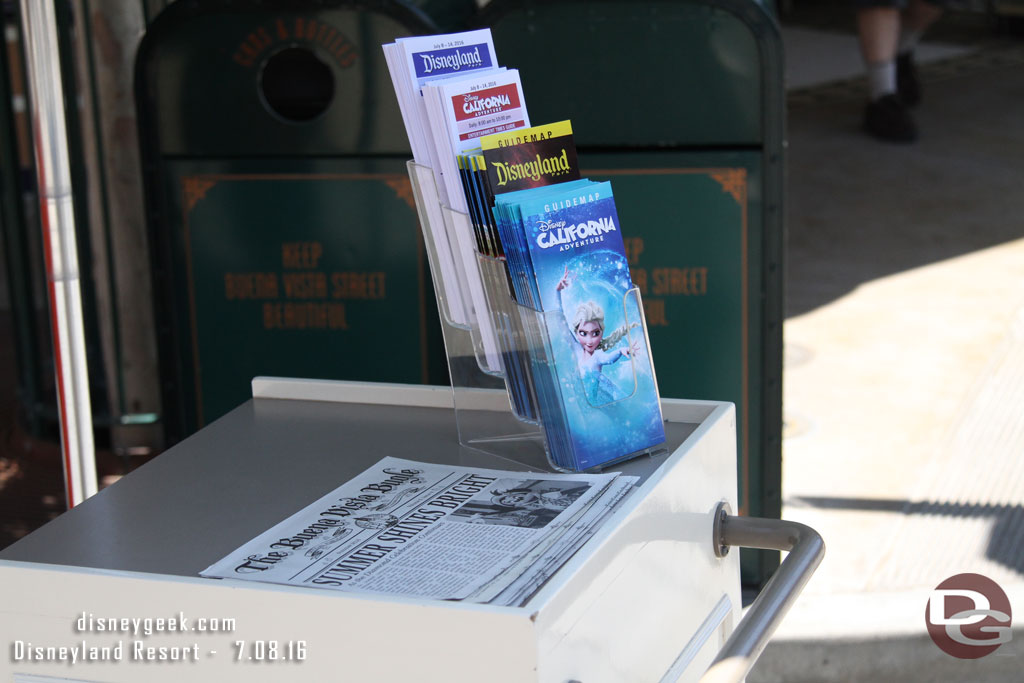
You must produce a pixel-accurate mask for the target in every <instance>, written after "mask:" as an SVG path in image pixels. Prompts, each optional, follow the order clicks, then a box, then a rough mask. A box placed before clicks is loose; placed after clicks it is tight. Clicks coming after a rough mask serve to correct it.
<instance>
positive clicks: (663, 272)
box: [651, 266, 708, 296]
mask: <svg viewBox="0 0 1024 683" xmlns="http://www.w3.org/2000/svg"><path fill="white" fill-rule="evenodd" d="M651 280H652V283H651V293H652V294H654V296H704V295H705V294H707V293H708V269H707V267H706V266H704V267H695V268H654V269H653V270H652V271H651Z"/></svg>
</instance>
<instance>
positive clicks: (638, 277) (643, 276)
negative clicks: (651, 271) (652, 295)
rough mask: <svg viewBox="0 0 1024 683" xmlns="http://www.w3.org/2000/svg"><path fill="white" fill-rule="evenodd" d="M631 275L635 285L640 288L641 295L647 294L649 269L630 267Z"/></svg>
mask: <svg viewBox="0 0 1024 683" xmlns="http://www.w3.org/2000/svg"><path fill="white" fill-rule="evenodd" d="M629 272H630V275H631V276H632V277H633V286H634V287H636V288H637V289H639V290H640V296H646V295H647V269H646V268H630V269H629Z"/></svg>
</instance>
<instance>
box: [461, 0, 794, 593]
mask: <svg viewBox="0 0 1024 683" xmlns="http://www.w3.org/2000/svg"><path fill="white" fill-rule="evenodd" d="M769 5H770V3H769ZM772 13H773V9H772V7H770V6H766V4H765V3H760V2H752V1H750V0H634V1H629V2H627V1H624V0H589V1H584V0H494V2H492V3H491V4H490V5H489V6H488V7H487V8H486V9H485V11H484V12H483V13H482V15H481V17H480V19H479V23H480V24H481V25H487V26H490V27H491V30H492V32H493V34H494V40H495V46H496V49H497V52H498V54H499V55H500V57H501V61H502V63H503V64H506V65H510V66H515V67H517V68H519V70H520V73H521V75H522V79H523V88H524V91H525V96H526V100H527V103H528V106H529V109H530V117H531V120H533V121H535V122H543V121H556V120H561V119H564V118H570V119H572V121H573V133H574V136H575V138H576V142H577V145H578V146H579V148H580V165H581V170H582V171H583V173H584V174H585V175H587V176H589V177H593V178H608V179H610V180H612V183H613V186H614V188H615V196H616V204H617V206H618V207H619V211H620V216H621V219H622V222H623V233H624V235H625V236H626V237H628V238H632V239H631V240H629V241H628V242H627V244H629V245H631V247H632V251H631V255H630V258H631V268H632V269H633V271H634V277H635V278H636V280H637V281H638V285H639V286H640V287H641V294H642V296H643V297H644V299H645V307H646V309H647V314H648V325H649V326H650V337H651V345H652V352H653V354H654V358H655V365H656V368H657V370H658V384H659V389H660V390H661V392H662V394H663V395H664V396H672V397H683V398H708V399H718V400H729V401H733V402H734V403H735V404H736V407H737V419H738V424H737V427H738V429H737V432H738V434H737V448H738V453H739V458H738V462H737V469H738V473H739V482H740V491H739V498H740V503H741V510H740V512H742V513H743V514H748V515H755V516H766V517H777V516H779V514H780V512H781V492H780V484H781V449H782V442H781V431H782V256H783V253H782V245H783V239H784V238H783V226H782V131H783V89H782V49H781V39H780V36H779V31H778V26H777V24H776V22H775V20H774V18H773V16H772ZM524 36H525V37H527V38H528V39H524ZM627 248H629V247H627ZM645 290H646V291H645ZM777 565H778V556H777V554H774V553H772V554H768V553H747V552H745V553H744V556H743V576H744V581H745V582H747V583H754V584H759V583H763V581H765V580H766V579H767V577H768V576H769V575H770V573H771V572H772V571H773V570H774V568H775V567H776V566H777Z"/></svg>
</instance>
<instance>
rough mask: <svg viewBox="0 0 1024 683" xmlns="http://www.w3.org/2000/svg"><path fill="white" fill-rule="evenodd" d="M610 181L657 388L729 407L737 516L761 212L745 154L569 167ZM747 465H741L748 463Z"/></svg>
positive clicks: (619, 159) (750, 434) (755, 325)
mask: <svg viewBox="0 0 1024 683" xmlns="http://www.w3.org/2000/svg"><path fill="white" fill-rule="evenodd" d="M580 159H581V162H580V163H581V167H582V168H583V171H584V173H585V174H586V175H587V176H588V177H590V178H593V179H595V180H610V181H611V182H612V186H613V187H614V189H615V201H616V206H617V207H618V211H619V218H620V219H621V221H622V225H623V236H624V239H625V242H626V248H627V252H628V257H629V261H630V269H631V272H632V276H633V282H634V283H635V284H636V285H637V287H638V288H639V289H640V295H641V296H642V297H643V302H644V309H645V312H646V316H647V325H648V328H649V330H650V339H651V351H652V354H653V356H654V358H655V363H656V368H657V372H658V388H659V390H660V392H661V395H662V396H664V397H668V398H689V399H708V400H717V401H731V402H733V403H735V404H736V420H737V452H738V456H739V457H738V463H737V467H738V474H739V481H740V486H741V490H740V495H739V500H740V506H741V508H742V509H743V510H744V511H746V510H749V509H750V508H751V507H752V503H755V504H756V501H752V500H751V498H752V496H754V497H756V496H757V495H758V493H757V492H756V491H751V487H750V482H751V478H752V474H753V475H754V476H756V474H757V473H756V472H753V473H752V469H754V470H756V469H757V467H758V465H759V462H760V459H761V458H760V457H759V456H760V454H759V453H758V450H759V449H758V445H759V444H760V443H761V441H762V430H761V414H760V410H759V403H760V398H761V395H762V390H763V386H762V385H763V382H764V372H763V362H762V357H763V353H764V348H763V345H764V340H763V335H762V318H763V312H762V310H761V306H760V298H761V283H762V275H763V274H762V258H761V257H762V252H763V240H762V233H761V231H760V230H759V229H758V228H759V226H760V225H761V218H762V204H761V198H760V196H759V193H758V192H756V191H754V192H752V191H751V189H752V188H756V187H758V186H759V185H760V183H761V177H760V174H761V164H760V155H759V154H758V153H757V152H754V151H749V150H748V151H723V152H679V151H677V152H653V153H652V152H647V153H632V154H627V153H621V154H600V153H596V154H595V153H591V154H587V155H584V156H581V158H580ZM752 456H753V457H752Z"/></svg>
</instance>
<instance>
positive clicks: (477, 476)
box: [200, 457, 636, 606]
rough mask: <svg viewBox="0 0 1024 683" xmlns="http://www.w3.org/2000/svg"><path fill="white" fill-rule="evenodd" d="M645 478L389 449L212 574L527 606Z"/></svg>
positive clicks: (225, 560)
mask: <svg viewBox="0 0 1024 683" xmlns="http://www.w3.org/2000/svg"><path fill="white" fill-rule="evenodd" d="M635 482H636V477H626V476H622V475H620V474H618V473H614V472H613V473H608V474H540V473H533V472H508V471H502V470H487V469H480V468H467V467H457V466H449V465H435V464H428V463H421V462H414V461H412V460H403V459H399V458H391V457H387V458H384V459H382V460H381V461H380V462H378V463H377V464H376V465H374V466H373V467H371V468H370V469H368V470H366V471H365V472H363V473H362V474H360V475H359V476H357V477H356V478H354V479H352V480H351V481H349V482H347V483H345V484H343V485H342V486H339V487H338V488H336V489H335V490H334V491H332V492H330V493H329V494H327V495H326V496H324V497H322V498H320V499H319V500H317V501H316V502H314V503H312V504H310V505H308V506H306V507H305V508H303V509H302V510H300V511H299V512H297V513H295V514H294V515H292V516H291V517H289V518H288V519H286V520H284V521H283V522H281V523H279V524H278V525H276V526H274V527H273V528H272V529H269V530H268V531H266V532H264V533H262V534H260V535H259V536H257V537H256V538H254V539H253V540H251V541H249V542H248V543H246V544H245V545H243V546H242V547H240V548H238V549H237V550H235V551H234V552H232V553H230V554H229V555H228V556H227V557H225V558H223V559H222V560H220V561H219V562H216V563H215V564H213V565H212V566H210V567H209V568H207V569H206V570H204V571H202V572H200V574H201V575H202V576H205V577H210V578H222V579H226V578H231V579H243V580H248V581H262V582H270V583H281V584H288V585H296V586H308V587H317V588H326V589H332V590H340V591H356V592H365V593H387V594H398V595H407V596H415V597H423V598H437V599H444V600H466V601H469V602H480V603H492V604H500V605H509V606H516V605H520V604H522V603H524V602H525V601H526V600H528V599H529V597H530V596H531V595H533V594H534V593H535V592H536V591H537V590H538V589H539V588H540V586H541V585H543V583H544V582H545V581H546V580H547V579H548V578H550V577H551V575H552V574H554V572H555V571H557V569H558V567H560V566H561V565H562V564H563V563H564V562H565V561H566V560H567V559H568V558H569V557H570V556H571V555H572V554H573V553H574V552H576V550H578V549H579V547H580V546H581V545H582V544H583V543H584V542H586V540H587V539H588V538H590V537H591V536H592V535H593V534H594V532H595V530H596V529H597V528H598V526H599V525H600V523H601V522H602V521H603V520H604V519H605V518H606V517H607V515H608V514H609V513H610V511H611V510H612V509H613V508H614V507H615V505H617V504H618V502H620V501H621V500H622V498H623V497H624V496H625V495H627V493H628V491H629V490H630V489H631V487H632V486H633V484H634V483H635Z"/></svg>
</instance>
